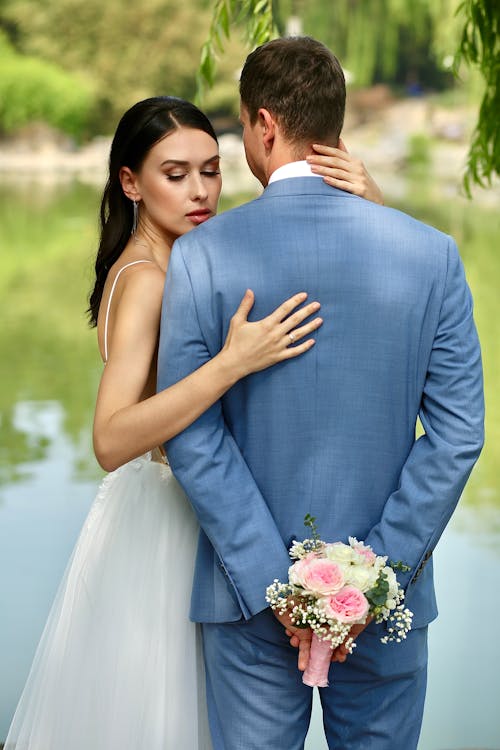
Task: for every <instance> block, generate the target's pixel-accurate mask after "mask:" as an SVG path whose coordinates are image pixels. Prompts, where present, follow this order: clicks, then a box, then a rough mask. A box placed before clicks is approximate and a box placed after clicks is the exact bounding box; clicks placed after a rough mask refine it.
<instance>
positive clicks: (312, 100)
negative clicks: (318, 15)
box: [240, 37, 345, 146]
mask: <svg viewBox="0 0 500 750" xmlns="http://www.w3.org/2000/svg"><path fill="white" fill-rule="evenodd" d="M240 96H241V102H242V104H243V105H244V106H245V107H246V109H247V111H248V115H249V118H250V122H251V124H252V125H253V124H254V123H255V121H256V119H257V114H258V111H259V109H260V108H261V107H264V108H265V109H267V110H269V112H271V114H272V115H274V117H275V118H276V119H277V120H278V122H279V124H280V127H281V128H282V130H283V134H284V136H285V138H286V139H287V140H288V141H289V142H290V143H292V144H297V145H299V146H302V145H307V144H311V143H318V142H322V143H325V142H328V143H330V144H332V145H335V146H336V145H337V141H338V138H339V135H340V132H341V130H342V125H343V122H344V111H345V78H344V73H343V71H342V68H341V66H340V63H339V61H338V60H337V58H336V57H335V55H333V54H332V53H331V52H330V50H329V49H328V48H327V47H325V46H324V44H321V42H318V41H316V40H315V39H311V38H310V37H288V38H285V39H273V40H272V41H271V42H267V43H266V44H263V45H262V46H261V47H257V49H256V50H254V51H253V52H251V53H250V55H248V57H247V59H246V62H245V65H244V66H243V70H242V72H241V77H240Z"/></svg>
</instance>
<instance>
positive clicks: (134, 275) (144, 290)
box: [117, 263, 165, 310]
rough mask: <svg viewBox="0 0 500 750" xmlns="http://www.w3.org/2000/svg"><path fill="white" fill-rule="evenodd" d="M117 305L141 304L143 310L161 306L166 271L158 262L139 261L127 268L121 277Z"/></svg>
mask: <svg viewBox="0 0 500 750" xmlns="http://www.w3.org/2000/svg"><path fill="white" fill-rule="evenodd" d="M119 285H120V287H121V288H120V289H119V290H117V291H118V293H119V299H118V300H117V307H122V306H127V307H128V306H129V305H132V306H134V307H135V306H136V305H140V306H141V308H142V309H143V310H145V309H151V308H153V309H156V308H158V307H160V306H161V302H162V297H163V288H164V286H165V273H164V272H163V271H162V270H161V268H159V267H158V266H157V265H156V263H138V264H137V265H135V266H131V267H129V268H125V269H124V270H123V273H122V274H121V278H120V279H119Z"/></svg>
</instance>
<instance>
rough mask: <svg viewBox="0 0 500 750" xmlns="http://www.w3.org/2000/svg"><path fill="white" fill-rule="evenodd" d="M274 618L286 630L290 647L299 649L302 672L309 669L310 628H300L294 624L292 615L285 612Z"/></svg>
mask: <svg viewBox="0 0 500 750" xmlns="http://www.w3.org/2000/svg"><path fill="white" fill-rule="evenodd" d="M274 616H275V617H276V619H277V620H279V622H280V623H281V624H282V625H283V627H284V628H285V632H286V634H287V636H288V637H289V638H290V645H292V646H294V648H298V649H299V659H298V668H299V669H300V671H301V672H304V670H306V669H307V665H308V663H309V652H310V651H311V638H312V630H311V629H310V628H298V627H297V626H296V625H294V624H293V622H292V620H291V618H290V613H289V612H285V613H284V614H282V615H280V614H278V612H275V613H274Z"/></svg>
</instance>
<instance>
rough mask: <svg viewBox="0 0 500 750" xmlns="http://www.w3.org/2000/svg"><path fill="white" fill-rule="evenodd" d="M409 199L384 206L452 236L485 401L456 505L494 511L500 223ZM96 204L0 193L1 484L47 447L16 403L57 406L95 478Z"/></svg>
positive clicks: (73, 186)
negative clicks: (470, 305)
mask: <svg viewBox="0 0 500 750" xmlns="http://www.w3.org/2000/svg"><path fill="white" fill-rule="evenodd" d="M410 192H411V198H409V199H406V200H405V202H401V201H398V200H389V201H388V202H389V203H390V204H391V205H394V206H396V207H397V208H401V209H403V210H405V211H407V212H408V213H410V214H412V215H413V216H416V217H417V218H419V219H421V220H423V221H426V222H428V223H431V224H433V225H434V226H437V227H438V228H439V229H441V230H443V231H445V232H448V233H450V234H452V235H453V236H454V237H455V239H456V240H457V242H458V244H459V247H460V250H461V254H462V257H463V259H464V263H465V267H466V272H467V276H468V280H469V284H470V286H471V288H472V292H473V295H474V298H475V317H476V322H477V326H478V329H479V333H480V337H481V342H482V348H483V356H484V369H485V383H486V394H487V395H486V398H487V444H486V448H485V450H484V451H483V455H482V456H481V459H480V461H479V464H478V466H477V467H476V469H475V471H474V473H473V475H472V478H471V480H470V482H469V485H468V489H467V493H466V498H465V500H466V502H468V503H471V504H481V505H488V504H498V505H500V492H499V489H500V487H499V484H500V482H499V480H498V478H497V477H498V471H497V467H498V465H499V460H500V449H499V446H500V439H499V438H500V434H499V433H500V419H499V417H500V414H499V410H500V401H499V398H498V396H497V391H496V388H495V384H496V380H497V373H498V371H499V364H500V363H499V357H500V355H499V343H498V334H497V330H496V329H497V321H498V312H499V305H498V299H497V298H498V291H497V290H498V285H499V284H498V283H499V281H500V252H499V250H498V238H499V218H498V215H497V212H495V211H494V210H493V209H487V208H485V207H479V206H478V205H477V204H475V203H468V202H466V201H464V200H462V199H459V198H456V197H453V198H443V196H442V195H439V193H437V194H436V193H435V192H434V193H433V190H432V189H429V186H428V185H422V183H419V184H418V185H416V186H415V188H414V190H413V191H410ZM242 200H243V199H242ZM236 202H241V201H236ZM98 204H99V192H98V190H97V189H95V188H93V187H90V186H85V185H82V184H79V183H76V182H75V183H70V184H65V185H61V184H59V185H57V186H50V187H49V186H45V185H43V184H39V183H33V184H24V185H22V184H19V185H16V184H8V185H4V186H3V187H0V220H1V225H2V227H3V239H2V245H3V249H2V254H1V257H0V268H1V274H0V295H1V296H0V298H1V300H2V308H3V314H2V326H1V330H0V343H1V352H2V359H1V361H2V366H1V369H0V415H1V423H0V424H1V432H2V439H1V443H0V484H1V483H6V482H12V481H15V479H16V478H19V477H20V476H21V470H20V466H21V464H25V463H26V462H27V461H37V460H41V459H43V458H44V457H45V455H46V451H47V447H48V446H47V441H46V439H43V438H35V437H34V436H33V435H31V434H28V433H26V432H25V431H23V430H22V429H20V428H19V427H18V426H16V421H15V409H16V404H17V403H19V402H23V401H50V400H54V401H58V402H59V403H60V404H61V405H62V407H63V410H64V414H65V420H64V425H63V430H64V434H65V437H66V439H67V440H69V441H71V443H72V444H73V446H74V448H75V449H76V450H75V456H76V458H75V465H74V467H73V469H74V472H75V474H76V475H78V476H97V475H98V470H97V467H96V463H95V460H94V458H93V455H92V450H91V444H90V437H89V432H90V425H91V422H92V412H93V404H94V398H95V393H96V389H97V382H98V378H99V374H100V370H101V363H100V358H99V354H98V351H97V347H96V342H95V332H94V331H92V330H90V329H89V328H88V326H87V325H86V318H85V307H86V298H87V294H88V291H89V287H90V284H91V281H92V262H93V256H94V253H95V249H96V237H97V213H98ZM226 207H228V203H227V201H226V203H225V205H224V208H226ZM23 470H24V469H23Z"/></svg>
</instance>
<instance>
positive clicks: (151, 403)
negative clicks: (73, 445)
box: [94, 268, 322, 471]
mask: <svg viewBox="0 0 500 750" xmlns="http://www.w3.org/2000/svg"><path fill="white" fill-rule="evenodd" d="M163 283H164V277H163V274H162V273H161V272H160V271H158V269H153V268H149V269H141V271H140V272H136V273H133V274H130V276H129V277H126V278H124V287H123V291H122V293H121V296H120V297H119V298H118V299H117V305H116V311H115V315H114V325H113V330H112V332H111V333H112V336H111V338H110V342H111V345H110V347H109V350H110V352H109V357H108V361H107V363H106V366H105V368H104V372H103V375H102V378H101V383H100V386H99V392H98V395H97V403H96V410H95V418H94V450H95V454H96V457H97V460H98V461H99V463H100V465H101V466H102V467H103V468H104V469H106V470H107V471H111V470H113V469H116V468H117V467H118V466H121V465H122V464H124V463H126V462H127V461H129V460H131V459H132V458H135V457H137V456H139V455H141V454H143V453H145V452H146V451H148V450H151V449H152V448H154V447H156V446H158V445H161V444H162V443H164V442H165V441H166V440H169V439H170V438H172V437H174V436H175V435H177V434H178V433H179V432H182V430H184V429H185V428H186V427H188V426H189V425H190V424H191V423H192V422H194V421H195V420H196V419H197V418H198V417H199V416H200V415H201V414H202V413H203V412H204V411H206V410H207V409H208V408H209V407H210V406H212V404H213V403H215V401H217V400H218V399H219V398H220V397H221V396H222V395H223V394H224V393H225V392H226V391H227V390H228V389H229V388H231V386H232V385H234V383H235V382H236V381H237V380H239V379H240V378H242V377H244V376H245V375H248V374H249V373H251V372H257V371H258V370H262V369H265V368H266V367H269V366H271V365H272V364H275V363H276V362H279V361H282V360H284V359H291V358H293V357H296V356H298V355H300V354H302V353H303V352H305V351H307V350H308V349H310V348H311V346H313V345H314V339H310V338H309V339H306V340H305V341H301V340H302V339H303V338H304V337H306V336H309V334H310V333H312V332H313V331H314V330H316V329H317V328H318V327H319V326H320V325H321V323H322V321H321V318H315V319H314V320H312V321H310V322H307V323H305V322H304V321H305V320H306V318H308V317H310V316H311V315H312V314H314V313H315V312H317V310H318V309H319V304H318V303H317V302H312V303H309V304H308V305H306V306H305V307H303V308H301V309H300V310H297V311H295V312H293V311H294V309H295V308H296V307H297V305H299V304H302V303H303V302H304V301H305V299H306V297H307V295H306V294H305V293H301V294H297V295H295V296H294V297H292V298H290V299H289V300H287V301H286V302H284V303H283V304H282V305H280V307H279V308H277V309H276V310H275V311H274V312H273V313H272V314H271V315H269V316H268V317H267V318H264V319H263V320H261V321H258V322H256V323H249V322H248V320H247V317H248V313H249V312H250V309H251V308H252V305H253V300H254V297H253V293H252V292H251V291H250V290H248V291H247V293H246V294H245V296H244V298H243V300H242V303H241V305H240V307H239V308H238V311H237V312H236V314H235V315H234V317H233V319H232V321H231V326H230V330H229V333H228V336H227V339H226V342H225V345H224V347H223V349H222V350H221V352H220V353H219V354H218V355H217V356H215V357H214V358H213V359H212V360H210V361H209V362H207V363H206V364H204V365H203V366H202V367H200V368H199V369H198V370H196V371H195V372H193V373H192V374H191V375H188V376H187V377H186V378H184V379H183V380H181V381H179V382H178V383H176V384H175V385H173V386H171V387H170V388H167V389H166V390H164V391H162V392H160V393H158V394H156V395H153V396H150V397H149V398H144V393H145V392H146V393H147V392H148V391H149V392H151V390H153V389H154V383H152V382H151V378H152V370H153V371H154V369H155V368H154V365H153V363H154V362H155V359H156V350H157V345H158V331H159V324H160V313H161V301H162V295H163ZM285 318H286V320H285ZM291 331H293V334H292V335H293V338H294V346H293V347H291V346H290V344H291V343H292V339H291V338H290V335H289V334H290V332H291ZM296 341H299V342H300V343H298V344H295V342H296Z"/></svg>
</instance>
